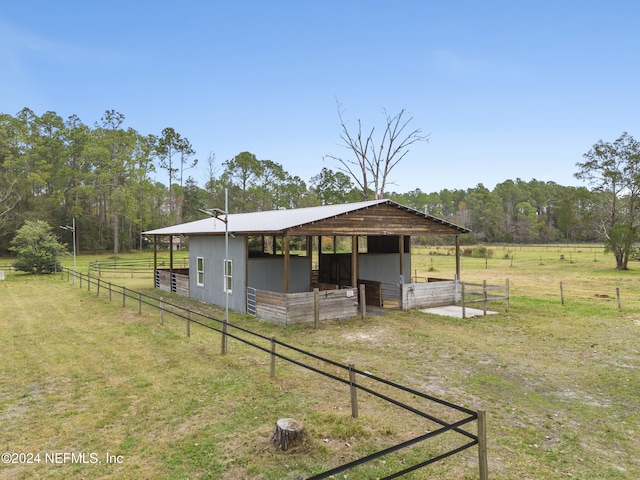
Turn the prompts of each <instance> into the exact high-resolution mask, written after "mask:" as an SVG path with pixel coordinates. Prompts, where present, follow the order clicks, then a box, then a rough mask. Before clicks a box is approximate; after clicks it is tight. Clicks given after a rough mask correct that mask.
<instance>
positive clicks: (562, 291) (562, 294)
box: [560, 281, 564, 305]
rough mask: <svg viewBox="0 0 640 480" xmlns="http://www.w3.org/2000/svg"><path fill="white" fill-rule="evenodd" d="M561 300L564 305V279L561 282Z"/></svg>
mask: <svg viewBox="0 0 640 480" xmlns="http://www.w3.org/2000/svg"><path fill="white" fill-rule="evenodd" d="M560 301H561V302H562V305H564V289H563V288H562V281H561V282H560Z"/></svg>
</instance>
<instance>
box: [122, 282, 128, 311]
mask: <svg viewBox="0 0 640 480" xmlns="http://www.w3.org/2000/svg"><path fill="white" fill-rule="evenodd" d="M126 291H127V287H122V308H124V304H125V298H127V296H126V294H125V292H126Z"/></svg>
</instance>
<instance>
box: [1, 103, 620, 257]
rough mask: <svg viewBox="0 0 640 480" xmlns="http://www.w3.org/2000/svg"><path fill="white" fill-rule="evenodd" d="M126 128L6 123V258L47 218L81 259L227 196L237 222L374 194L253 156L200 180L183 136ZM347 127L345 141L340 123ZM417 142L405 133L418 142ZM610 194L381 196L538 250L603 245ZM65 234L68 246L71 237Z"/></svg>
mask: <svg viewBox="0 0 640 480" xmlns="http://www.w3.org/2000/svg"><path fill="white" fill-rule="evenodd" d="M340 120H341V122H342V118H340ZM124 121H125V117H124V115H122V114H121V113H118V112H116V111H113V110H108V111H106V112H105V113H104V115H103V116H102V118H101V119H100V120H99V121H97V122H95V123H94V124H93V125H92V126H89V125H86V124H85V123H83V122H82V121H81V120H80V119H79V118H78V117H77V116H75V115H73V116H70V117H69V118H67V119H63V118H62V117H60V116H59V115H58V114H56V113H55V112H46V113H44V114H43V115H41V116H38V115H36V114H35V113H34V112H33V111H31V110H30V109H28V108H25V109H23V110H21V111H20V112H18V114H16V115H9V114H0V253H6V252H7V251H8V249H9V245H10V242H11V239H12V238H13V236H14V235H15V233H16V232H17V231H18V229H19V228H20V227H21V226H22V225H23V224H24V223H25V222H26V221H35V220H43V221H45V222H47V223H48V224H50V225H52V226H54V228H57V226H58V225H63V226H64V225H69V224H70V222H71V219H72V218H73V219H75V225H76V242H77V246H78V250H79V251H81V252H88V251H89V252H101V251H112V252H113V253H114V254H118V253H119V252H120V251H123V250H133V249H140V248H144V246H145V242H146V240H145V238H144V236H143V235H142V233H141V232H143V231H145V230H149V229H153V228H158V227H163V226H167V225H171V224H175V223H179V222H188V221H192V220H198V219H201V218H204V214H203V213H202V210H207V209H211V208H216V207H217V208H220V207H223V206H224V194H225V190H226V191H227V192H228V198H229V210H230V213H239V212H250V211H262V210H272V209H280V208H298V207H306V206H315V205H327V204H336V203H345V202H354V201H361V200H363V199H365V198H367V196H368V192H366V191H364V189H363V182H362V178H357V177H356V176H354V175H349V174H348V173H349V172H348V170H347V169H345V168H342V169H341V168H338V169H337V170H335V171H334V170H332V169H330V168H327V167H324V168H322V169H321V170H320V171H319V172H318V174H317V175H315V176H313V177H312V178H310V179H308V181H306V182H305V181H304V180H303V179H301V178H299V177H298V176H295V175H291V174H290V173H289V172H287V171H286V170H285V169H284V168H283V166H282V165H281V164H279V163H277V162H276V161H273V160H261V159H258V157H257V156H256V155H255V154H253V153H250V152H240V153H238V154H237V155H236V156H235V157H234V158H232V159H228V160H225V161H223V162H218V161H217V159H216V156H215V154H214V153H209V154H208V155H207V157H206V158H205V159H204V161H202V162H200V170H201V171H202V170H204V172H205V173H204V174H203V175H201V177H200V178H197V179H194V178H193V176H190V175H188V173H189V169H191V168H193V167H194V166H195V165H196V164H198V163H199V162H198V159H196V152H195V151H194V149H193V147H192V145H191V144H190V142H189V141H188V139H187V138H185V137H184V136H182V135H180V134H179V133H178V132H176V131H175V130H174V129H173V128H165V129H164V130H163V131H162V132H160V133H159V134H142V133H140V132H138V131H136V130H135V129H133V128H127V127H125V126H124ZM391 121H395V122H397V121H398V118H397V117H393V116H388V123H387V125H389V122H391ZM341 125H342V126H343V129H345V130H344V131H346V128H345V126H344V122H342V123H341ZM403 125H404V124H403ZM416 132H418V130H414V131H411V132H409V135H413V137H411V138H416ZM420 138H421V139H422V137H420ZM401 155H402V156H404V153H401ZM585 156H586V155H585ZM400 158H401V157H400ZM338 160H340V159H338ZM392 160H393V158H392ZM341 164H342V166H343V167H344V166H345V165H346V162H345V161H344V160H342V161H341ZM394 165H395V164H394ZM580 165H583V167H584V166H585V165H586V162H585V164H580ZM580 165H579V166H580ZM339 166H340V165H339ZM339 166H338V167H339ZM587 167H588V165H587ZM587 167H584V168H583V169H582V170H580V172H582V173H583V175H584V176H585V178H586V173H585V172H586V171H592V172H593V171H594V170H593V168H591V170H589V169H588V168H587ZM592 167H593V166H592ZM585 168H587V170H585ZM163 171H164V172H165V174H166V175H168V178H169V185H165V184H163V183H161V182H158V181H156V180H154V174H155V173H156V172H163ZM576 176H578V174H577V175H576ZM365 178H366V177H365ZM607 192H608V190H607V189H606V188H602V185H600V186H596V187H595V188H593V189H591V190H590V189H588V188H586V187H571V186H562V185H558V184H556V183H554V182H552V181H540V180H535V179H534V180H531V181H523V180H520V179H515V180H506V181H504V182H502V183H500V184H498V185H496V186H495V187H494V188H493V189H491V190H490V189H488V188H486V187H485V186H484V185H482V184H478V185H477V186H475V187H473V188H469V189H465V190H449V189H444V190H441V191H439V192H431V193H427V192H423V191H421V190H420V189H416V190H413V191H410V192H406V193H398V192H390V193H389V192H384V191H383V190H382V189H381V191H380V194H384V196H385V197H386V198H390V199H392V200H394V201H397V202H398V203H401V204H403V205H406V206H409V207H412V208H415V209H417V210H420V211H424V212H425V213H428V214H430V215H433V216H436V217H440V218H443V219H446V220H448V221H451V222H453V223H456V224H459V225H462V226H465V227H467V228H470V229H471V230H472V231H473V233H472V234H470V235H469V236H468V238H466V239H465V241H467V242H469V243H471V242H517V243H539V242H558V241H563V242H596V241H606V231H605V230H603V229H602V228H601V218H602V217H601V215H599V214H598V212H599V208H600V207H599V206H601V205H603V204H605V203H606V201H607V198H608V197H607ZM59 234H60V237H61V238H62V239H63V241H65V242H67V243H69V244H70V243H71V238H72V237H71V235H72V232H65V231H63V230H60V232H59Z"/></svg>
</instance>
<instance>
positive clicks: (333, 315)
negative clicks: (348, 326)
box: [256, 288, 358, 325]
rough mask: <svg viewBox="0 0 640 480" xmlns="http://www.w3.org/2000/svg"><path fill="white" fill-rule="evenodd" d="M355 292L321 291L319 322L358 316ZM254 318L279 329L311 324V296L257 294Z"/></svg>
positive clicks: (312, 303)
mask: <svg viewBox="0 0 640 480" xmlns="http://www.w3.org/2000/svg"><path fill="white" fill-rule="evenodd" d="M357 302H358V297H357V291H356V289H353V288H351V289H340V290H323V291H321V292H319V293H318V306H317V308H318V310H319V312H318V313H319V319H320V320H336V319H341V318H351V317H355V316H356V315H357V314H358V305H357ZM256 317H258V318H260V319H261V320H267V321H269V322H273V323H276V324H279V325H295V324H298V323H312V322H314V320H315V295H314V292H302V293H277V292H268V291H265V290H256Z"/></svg>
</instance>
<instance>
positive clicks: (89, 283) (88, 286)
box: [87, 273, 91, 292]
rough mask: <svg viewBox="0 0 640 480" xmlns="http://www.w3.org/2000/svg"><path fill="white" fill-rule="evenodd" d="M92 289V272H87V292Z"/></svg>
mask: <svg viewBox="0 0 640 480" xmlns="http://www.w3.org/2000/svg"><path fill="white" fill-rule="evenodd" d="M90 291H91V274H89V273H88V274H87V292H90Z"/></svg>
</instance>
